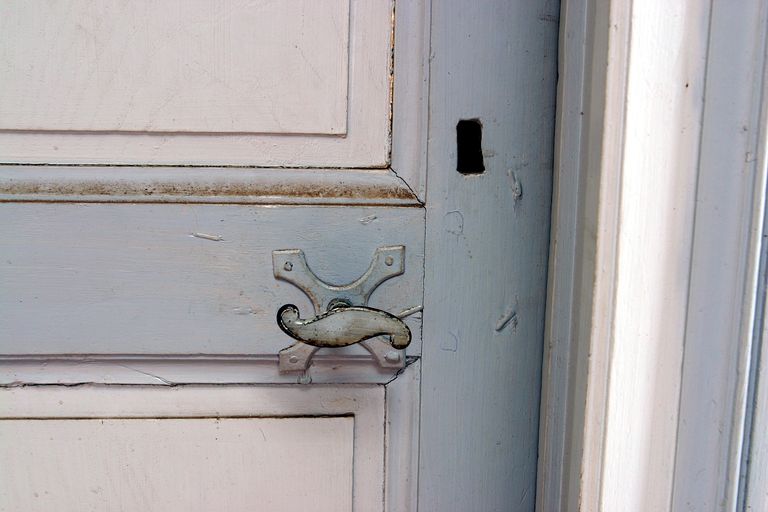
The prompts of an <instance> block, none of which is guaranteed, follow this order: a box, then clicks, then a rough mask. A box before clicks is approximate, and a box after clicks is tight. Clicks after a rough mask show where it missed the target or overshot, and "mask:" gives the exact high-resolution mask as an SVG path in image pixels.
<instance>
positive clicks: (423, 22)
mask: <svg viewBox="0 0 768 512" xmlns="http://www.w3.org/2000/svg"><path fill="white" fill-rule="evenodd" d="M431 4H432V2H431V0H421V1H419V2H409V1H404V2H397V8H396V9H395V77H397V79H396V80H395V83H394V98H393V104H392V162H391V166H392V169H394V171H395V172H396V173H397V175H398V176H401V177H403V178H404V179H406V181H407V182H408V184H409V185H410V188H411V190H412V191H413V192H415V193H416V195H417V197H419V198H420V199H421V200H424V197H425V193H426V186H427V183H426V168H427V129H428V122H427V121H428V116H429V111H428V108H429V101H428V100H429V34H430V29H429V25H430V13H431ZM414 171H416V172H414Z"/></svg>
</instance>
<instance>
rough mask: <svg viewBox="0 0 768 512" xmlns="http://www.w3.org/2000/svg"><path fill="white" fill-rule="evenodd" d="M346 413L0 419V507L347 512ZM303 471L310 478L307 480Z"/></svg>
mask: <svg viewBox="0 0 768 512" xmlns="http://www.w3.org/2000/svg"><path fill="white" fill-rule="evenodd" d="M353 425H354V418H353V417H351V416H347V417H335V418H330V417H321V418H165V419H42V420H40V419H38V420H36V419H20V420H0V460H2V461H3V464H4V466H6V467H16V468H22V467H23V468H25V469H24V478H7V477H6V478H2V479H0V510H9V511H11V510H24V511H26V512H36V511H40V512H46V511H52V510H56V511H59V512H70V511H71V512H80V511H82V510H102V511H105V512H109V511H121V512H122V511H125V512H138V511H148V510H157V511H160V510H163V511H171V510H186V511H190V512H192V511H200V512H203V511H210V510H227V511H232V512H237V511H242V512H245V511H252V510H264V511H268V510H274V511H284V512H289V511H296V512H298V511H304V510H317V511H328V512H342V511H351V510H352V450H353V442H354V439H353ZM310 476H311V477H310Z"/></svg>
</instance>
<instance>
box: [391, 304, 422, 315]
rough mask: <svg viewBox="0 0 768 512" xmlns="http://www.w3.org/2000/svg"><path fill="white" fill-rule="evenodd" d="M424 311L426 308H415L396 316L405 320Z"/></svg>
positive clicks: (407, 309)
mask: <svg viewBox="0 0 768 512" xmlns="http://www.w3.org/2000/svg"><path fill="white" fill-rule="evenodd" d="M423 309H424V306H413V307H411V308H406V309H404V310H402V311H401V312H399V313H398V314H396V315H395V316H396V317H397V318H405V317H407V316H411V315H413V314H414V313H418V312H419V311H422V310H423Z"/></svg>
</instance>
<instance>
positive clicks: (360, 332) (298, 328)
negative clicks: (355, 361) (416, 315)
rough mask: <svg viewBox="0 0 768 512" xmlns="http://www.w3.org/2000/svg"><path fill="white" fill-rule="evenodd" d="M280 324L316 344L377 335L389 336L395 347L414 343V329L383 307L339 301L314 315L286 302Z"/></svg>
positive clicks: (348, 342)
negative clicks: (301, 313)
mask: <svg viewBox="0 0 768 512" xmlns="http://www.w3.org/2000/svg"><path fill="white" fill-rule="evenodd" d="M277 325H279V326H280V329H282V330H283V332H284V333H286V334H287V335H288V336H290V337H291V338H294V339H296V340H299V341H301V342H304V343H306V344H307V345H312V346H313V347H336V348H338V347H346V346H348V345H354V344H355V343H359V342H361V341H364V340H367V339H369V338H373V337H376V336H389V337H390V343H391V344H392V347H394V348H396V349H404V348H405V347H407V346H408V345H409V344H410V343H411V330H410V329H409V328H408V326H407V325H405V323H404V322H403V321H402V320H400V319H399V318H397V317H396V316H394V315H392V314H390V313H387V312H386V311H382V310H380V309H374V308H369V307H365V306H348V305H344V304H339V305H335V306H333V307H332V308H331V309H330V310H329V311H327V312H325V313H323V314H321V315H318V316H316V317H314V318H308V319H302V318H300V317H299V308H297V307H296V306H294V305H293V304H286V305H285V306H283V307H281V308H280V309H279V310H278V311H277Z"/></svg>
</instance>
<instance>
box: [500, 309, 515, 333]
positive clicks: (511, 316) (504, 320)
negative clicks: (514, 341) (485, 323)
mask: <svg viewBox="0 0 768 512" xmlns="http://www.w3.org/2000/svg"><path fill="white" fill-rule="evenodd" d="M508 325H511V326H512V329H515V328H516V327H517V311H516V310H515V308H514V307H512V306H510V307H509V308H507V310H506V311H505V312H504V314H503V315H501V318H499V321H498V322H496V332H501V331H503V330H504V329H505V328H506V327H507V326H508Z"/></svg>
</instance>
